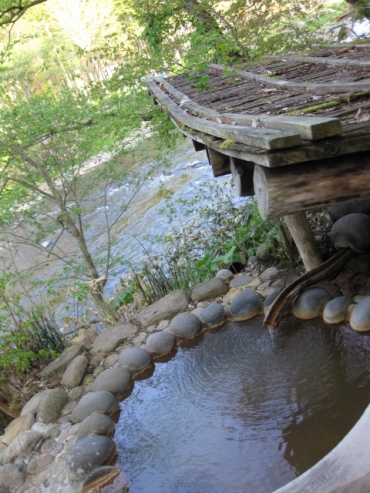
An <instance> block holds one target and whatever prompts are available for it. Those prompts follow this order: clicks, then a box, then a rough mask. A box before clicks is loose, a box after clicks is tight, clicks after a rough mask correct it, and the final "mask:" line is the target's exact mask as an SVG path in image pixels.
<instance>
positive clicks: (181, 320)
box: [168, 312, 202, 339]
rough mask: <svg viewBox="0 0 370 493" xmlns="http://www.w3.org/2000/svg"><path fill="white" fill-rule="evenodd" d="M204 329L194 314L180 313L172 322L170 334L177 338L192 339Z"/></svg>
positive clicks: (169, 329) (169, 328)
mask: <svg viewBox="0 0 370 493" xmlns="http://www.w3.org/2000/svg"><path fill="white" fill-rule="evenodd" d="M201 329H202V324H201V321H200V320H199V318H198V317H197V316H196V315H194V314H193V313H189V312H184V313H179V314H178V315H176V317H174V318H173V319H172V320H171V323H170V325H169V327H168V332H170V333H171V334H173V335H174V336H176V337H182V338H183V339H192V338H193V337H195V336H196V335H197V334H199V332H200V331H201Z"/></svg>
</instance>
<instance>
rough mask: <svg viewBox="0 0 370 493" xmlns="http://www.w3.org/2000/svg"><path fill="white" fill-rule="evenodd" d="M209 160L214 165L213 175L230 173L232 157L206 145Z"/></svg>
mask: <svg viewBox="0 0 370 493" xmlns="http://www.w3.org/2000/svg"><path fill="white" fill-rule="evenodd" d="M206 152H207V157H208V162H209V164H210V165H211V166H212V171H213V176H222V175H228V174H229V173H230V158H229V156H226V155H225V154H221V152H218V151H215V150H214V149H211V148H210V147H206Z"/></svg>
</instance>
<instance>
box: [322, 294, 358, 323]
mask: <svg viewBox="0 0 370 493" xmlns="http://www.w3.org/2000/svg"><path fill="white" fill-rule="evenodd" d="M351 303H352V299H351V298H350V297H349V296H338V297H337V298H334V299H333V300H331V301H329V303H328V304H327V305H326V306H325V309H324V312H323V314H322V317H323V319H324V321H325V322H326V323H328V324H339V323H341V322H344V321H345V320H346V318H347V310H348V307H349V305H350V304H351Z"/></svg>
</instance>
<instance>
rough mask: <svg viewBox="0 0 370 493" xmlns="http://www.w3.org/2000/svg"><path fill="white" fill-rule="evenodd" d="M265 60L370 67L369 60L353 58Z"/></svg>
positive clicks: (288, 57) (308, 57) (302, 57)
mask: <svg viewBox="0 0 370 493" xmlns="http://www.w3.org/2000/svg"><path fill="white" fill-rule="evenodd" d="M262 59H263V60H281V61H282V62H285V61H288V60H292V61H297V62H302V63H319V64H323V65H332V66H334V67H336V66H339V67H341V66H343V65H344V66H346V67H347V66H355V67H370V61H369V60H354V59H353V58H352V59H350V58H331V57H320V56H317V57H316V56H298V55H287V56H279V55H265V56H263V57H262Z"/></svg>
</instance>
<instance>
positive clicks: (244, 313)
mask: <svg viewBox="0 0 370 493" xmlns="http://www.w3.org/2000/svg"><path fill="white" fill-rule="evenodd" d="M262 302H263V296H261V295H260V294H259V293H256V292H255V291H254V290H253V289H252V288H246V289H244V290H243V291H241V292H240V293H238V294H237V295H236V296H234V298H233V299H232V301H231V304H230V315H231V316H232V318H233V319H234V320H248V319H249V318H252V317H255V316H256V315H258V314H259V313H260V311H261V306H262Z"/></svg>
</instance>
